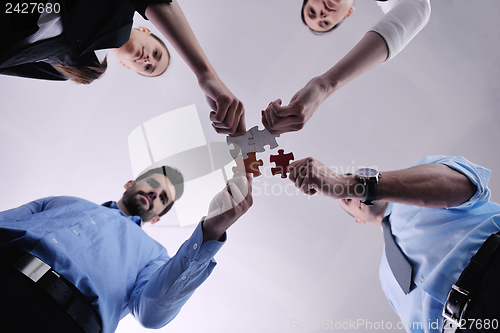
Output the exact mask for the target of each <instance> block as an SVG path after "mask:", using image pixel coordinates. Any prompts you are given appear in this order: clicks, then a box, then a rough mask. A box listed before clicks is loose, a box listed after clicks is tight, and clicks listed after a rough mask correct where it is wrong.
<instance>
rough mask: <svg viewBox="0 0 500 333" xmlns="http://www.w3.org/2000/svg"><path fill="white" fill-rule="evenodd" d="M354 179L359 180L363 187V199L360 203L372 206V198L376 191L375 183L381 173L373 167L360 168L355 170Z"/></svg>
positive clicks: (373, 198)
mask: <svg viewBox="0 0 500 333" xmlns="http://www.w3.org/2000/svg"><path fill="white" fill-rule="evenodd" d="M355 176H356V180H357V181H359V182H360V183H361V184H363V185H364V187H365V200H364V201H361V203H363V204H365V205H367V206H372V205H373V202H372V201H373V200H375V194H376V193H377V184H378V180H379V178H380V177H382V174H381V173H380V172H378V171H377V170H375V169H370V168H361V169H358V170H356V173H355Z"/></svg>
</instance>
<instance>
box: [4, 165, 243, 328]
mask: <svg viewBox="0 0 500 333" xmlns="http://www.w3.org/2000/svg"><path fill="white" fill-rule="evenodd" d="M125 188H126V191H125V193H124V194H123V197H122V198H121V199H120V200H119V201H118V202H107V203H105V204H103V205H97V204H94V203H92V202H89V201H87V200H84V199H80V198H75V197H49V198H44V199H39V200H36V201H33V202H30V203H28V204H26V205H23V206H21V207H18V208H15V209H11V210H8V211H4V212H1V213H0V286H1V287H0V288H2V290H1V291H0V292H1V294H2V303H3V305H4V306H3V307H2V308H3V309H2V312H1V315H2V326H3V327H15V331H16V332H40V331H44V330H46V331H50V332H65V333H66V332H72V333H73V332H92V333H94V332H95V333H97V332H103V333H108V332H114V331H115V329H116V327H117V325H118V322H119V320H120V319H122V318H123V317H125V316H126V315H127V314H129V313H131V314H132V315H133V316H134V317H136V318H137V319H138V320H139V321H140V322H141V324H142V325H143V326H145V327H148V328H160V327H162V326H164V325H166V324H167V323H168V322H170V321H171V320H172V319H173V318H174V317H175V316H176V315H177V313H178V312H179V311H180V309H181V307H182V306H183V305H184V304H185V302H186V301H187V300H188V299H189V297H190V296H191V295H192V294H193V292H194V291H195V290H196V288H197V287H198V286H200V285H201V283H203V282H204V281H205V279H206V278H207V277H208V276H209V275H210V273H211V272H212V270H213V268H214V267H215V265H216V263H215V260H214V259H213V256H214V255H215V253H217V251H218V250H219V249H220V248H221V247H222V245H223V244H224V242H225V240H226V234H225V231H226V230H227V229H228V228H229V227H230V226H231V225H232V224H233V223H234V222H236V220H238V218H239V217H241V216H242V215H243V214H244V213H245V212H246V211H247V210H248V209H249V208H250V206H251V205H252V194H251V177H249V176H248V175H246V176H245V175H238V174H236V175H235V176H234V177H233V178H232V179H230V180H229V181H228V183H227V186H226V188H225V189H224V190H223V191H221V192H220V193H218V194H217V195H216V196H215V197H214V199H213V200H212V202H211V203H210V207H209V211H208V215H207V217H206V218H204V219H202V221H201V222H200V223H199V224H198V226H197V227H196V229H195V230H194V232H193V234H192V236H191V237H190V238H189V239H188V240H187V241H186V242H185V243H184V244H183V245H182V246H181V247H180V248H179V250H178V251H177V253H176V255H175V256H173V257H169V256H168V254H167V251H166V249H165V248H164V247H163V246H162V245H160V244H159V243H157V242H156V241H154V240H153V239H151V238H150V237H149V236H148V235H147V234H146V233H145V232H144V231H142V229H141V225H142V223H143V222H150V223H156V222H157V221H158V220H159V219H160V216H162V215H163V214H165V213H166V212H168V210H169V209H170V208H171V207H172V205H173V204H174V202H175V201H176V200H177V199H179V198H180V197H181V195H182V192H183V178H182V175H181V174H180V173H179V172H178V171H177V170H175V169H172V168H169V167H160V168H157V169H152V170H150V171H148V172H146V173H145V174H143V175H141V176H139V177H138V178H137V179H136V180H135V181H129V182H128V183H126V184H125ZM9 323H11V324H12V326H11V325H9Z"/></svg>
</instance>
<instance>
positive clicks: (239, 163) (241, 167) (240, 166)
mask: <svg viewBox="0 0 500 333" xmlns="http://www.w3.org/2000/svg"><path fill="white" fill-rule="evenodd" d="M234 161H235V162H236V166H235V167H233V173H238V172H246V169H245V163H244V162H245V161H244V160H243V157H242V156H241V155H238V156H236V157H235V158H234Z"/></svg>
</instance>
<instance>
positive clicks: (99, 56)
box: [94, 49, 109, 65]
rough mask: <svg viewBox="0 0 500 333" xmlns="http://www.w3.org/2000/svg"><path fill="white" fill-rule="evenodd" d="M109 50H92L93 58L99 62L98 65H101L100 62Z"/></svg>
mask: <svg viewBox="0 0 500 333" xmlns="http://www.w3.org/2000/svg"><path fill="white" fill-rule="evenodd" d="M108 51H109V49H103V50H94V53H95V56H96V57H97V59H98V60H99V63H100V64H101V65H102V62H103V61H104V59H105V58H106V56H107V55H108Z"/></svg>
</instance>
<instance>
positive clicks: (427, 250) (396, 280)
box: [289, 156, 500, 332]
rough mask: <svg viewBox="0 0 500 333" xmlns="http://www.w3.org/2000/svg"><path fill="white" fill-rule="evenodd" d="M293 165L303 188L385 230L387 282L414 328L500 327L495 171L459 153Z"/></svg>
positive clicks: (408, 325)
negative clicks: (382, 165)
mask: <svg viewBox="0 0 500 333" xmlns="http://www.w3.org/2000/svg"><path fill="white" fill-rule="evenodd" d="M289 170H290V180H292V181H293V182H295V185H296V186H297V187H298V188H299V189H300V190H301V191H302V192H304V193H306V194H309V195H312V194H315V193H320V194H322V195H325V196H329V197H331V198H334V199H338V200H339V203H340V205H341V206H342V208H344V210H346V211H347V212H348V213H349V214H350V215H352V216H353V217H354V218H355V221H356V222H357V223H359V224H365V223H366V222H369V223H372V224H374V225H376V226H378V227H379V228H382V229H383V231H384V240H385V248H384V254H383V255H382V261H381V264H380V269H379V275H380V280H381V282H382V288H383V290H384V292H385V294H386V296H387V298H388V299H389V302H390V303H391V305H392V307H393V308H394V310H395V311H396V313H397V314H398V315H399V317H400V318H401V324H403V325H402V326H404V328H405V329H406V330H407V331H408V332H443V329H445V332H448V331H449V332H455V330H456V331H457V332H493V331H496V330H498V328H499V327H500V323H499V321H500V319H499V318H500V305H499V304H498V299H500V288H499V287H498V278H499V276H500V233H499V231H500V205H498V204H496V203H493V202H491V201H489V198H490V190H489V189H488V187H487V184H488V180H489V177H490V173H491V172H490V171H489V170H487V169H485V168H483V167H481V166H478V165H476V164H474V163H471V162H469V161H468V160H466V159H465V158H463V157H451V156H429V157H426V158H425V159H423V160H421V161H419V162H417V163H416V164H415V165H413V166H412V167H410V168H408V169H404V170H397V171H388V172H382V173H379V172H378V171H377V170H374V169H369V168H362V169H359V170H358V171H356V174H354V175H352V174H346V175H339V174H336V173H334V172H333V171H332V170H330V169H329V168H327V167H326V166H325V165H324V164H322V163H321V162H319V161H318V160H316V159H314V158H306V159H303V160H300V161H295V162H293V163H291V164H290V166H289ZM445 318H446V320H445ZM459 325H460V326H461V328H460V329H458V326H459ZM386 328H387V329H390V327H386ZM392 328H394V327H392ZM401 328H403V327H401Z"/></svg>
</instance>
